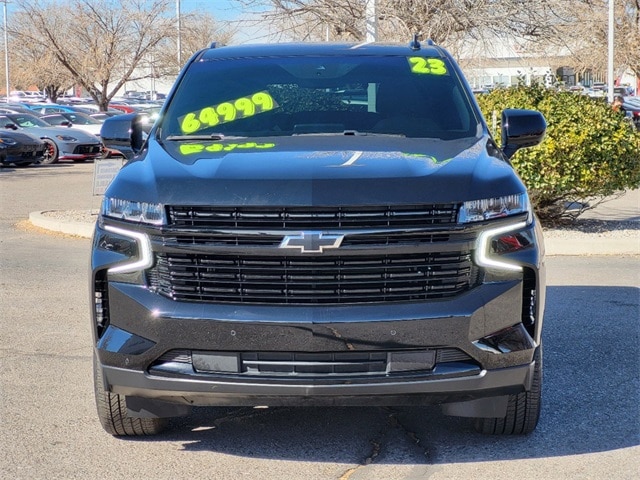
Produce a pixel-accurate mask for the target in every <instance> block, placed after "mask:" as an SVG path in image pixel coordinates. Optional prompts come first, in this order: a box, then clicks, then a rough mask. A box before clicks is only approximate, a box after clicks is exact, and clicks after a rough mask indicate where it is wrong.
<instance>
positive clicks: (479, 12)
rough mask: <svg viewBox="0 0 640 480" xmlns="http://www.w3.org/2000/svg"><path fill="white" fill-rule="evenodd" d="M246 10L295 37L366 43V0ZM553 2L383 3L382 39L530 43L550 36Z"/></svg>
mask: <svg viewBox="0 0 640 480" xmlns="http://www.w3.org/2000/svg"><path fill="white" fill-rule="evenodd" d="M237 1H238V2H240V3H241V4H242V5H243V6H244V7H245V8H248V9H254V10H256V11H263V13H262V15H263V18H264V20H265V21H267V22H268V23H275V24H277V25H278V26H279V27H280V30H281V31H283V32H285V35H287V36H288V37H289V38H294V39H297V40H306V39H321V38H326V36H327V32H329V35H328V36H329V37H330V38H331V39H334V40H363V39H364V32H365V21H366V19H365V5H366V0H237ZM553 3H554V1H553V0H538V1H537V2H536V6H535V8H531V4H529V3H528V2H524V1H522V0H378V1H377V17H378V23H379V37H380V40H383V41H409V39H410V38H411V36H412V35H413V34H415V33H419V34H422V36H423V37H424V38H431V39H433V40H434V41H435V42H437V43H443V44H446V43H453V42H454V41H457V40H459V39H460V38H463V37H469V36H471V37H475V38H480V37H481V36H483V35H485V34H486V33H488V32H493V33H500V34H507V33H511V34H514V35H519V36H522V37H528V38H540V37H541V36H543V35H546V34H548V30H549V28H550V27H549V26H548V24H547V23H545V22H543V21H541V20H542V19H543V18H544V17H545V15H546V14H547V12H548V11H549V10H550V9H551V8H552V7H553Z"/></svg>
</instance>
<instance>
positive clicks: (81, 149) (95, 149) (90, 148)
mask: <svg viewBox="0 0 640 480" xmlns="http://www.w3.org/2000/svg"><path fill="white" fill-rule="evenodd" d="M73 153H75V154H78V155H89V154H92V153H96V154H97V153H100V145H78V146H77V147H76V148H75V149H74V150H73Z"/></svg>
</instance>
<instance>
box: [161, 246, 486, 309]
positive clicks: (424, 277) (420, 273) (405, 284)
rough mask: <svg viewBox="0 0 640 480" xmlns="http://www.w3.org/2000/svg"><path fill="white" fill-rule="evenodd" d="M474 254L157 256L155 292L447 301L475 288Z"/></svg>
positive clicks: (316, 300)
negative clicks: (472, 256) (443, 299)
mask: <svg viewBox="0 0 640 480" xmlns="http://www.w3.org/2000/svg"><path fill="white" fill-rule="evenodd" d="M477 276H478V275H477V271H476V269H475V268H474V266H473V263H472V261H471V255H470V252H447V253H420V254H411V255H380V256H331V257H328V256H317V257H311V256H310V257H304V258H302V257H294V256H291V257H268V256H245V255H243V256H238V255H203V254H202V255H201V254H178V253H171V254H166V253H159V254H157V258H156V266H155V267H154V268H153V269H152V270H151V271H150V272H149V280H150V284H151V287H152V288H154V289H155V290H156V291H157V292H159V293H160V294H162V295H165V296H167V297H169V298H172V299H174V300H178V301H193V302H215V303H279V304H283V303H289V304H330V303H333V304H336V303H338V304H339V303H379V302H392V301H413V300H430V299H439V298H449V297H453V296H456V295H459V294H461V293H463V292H465V291H467V290H469V289H470V288H471V287H473V286H474V285H475V282H476V280H477Z"/></svg>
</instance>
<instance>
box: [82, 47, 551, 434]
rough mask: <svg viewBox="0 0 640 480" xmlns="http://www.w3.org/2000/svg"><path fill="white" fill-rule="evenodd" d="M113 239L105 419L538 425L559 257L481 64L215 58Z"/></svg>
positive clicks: (192, 88) (302, 53)
mask: <svg viewBox="0 0 640 480" xmlns="http://www.w3.org/2000/svg"><path fill="white" fill-rule="evenodd" d="M142 125H143V124H142V122H141V119H140V118H139V117H136V116H135V115H133V114H132V115H122V116H118V117H113V118H111V119H109V120H107V121H106V122H105V124H104V126H103V129H102V139H103V141H104V142H105V144H106V145H107V147H109V148H114V149H118V150H120V151H122V152H123V153H124V154H125V155H127V156H128V157H129V161H128V163H127V164H126V165H125V166H124V167H123V168H122V170H121V171H120V172H119V174H118V175H117V176H116V177H115V179H114V181H113V182H112V183H111V185H110V186H109V188H108V190H107V192H106V194H105V198H104V203H103V206H102V209H101V215H100V218H99V221H98V223H97V226H96V230H95V235H94V238H93V248H92V258H91V295H92V299H91V303H92V307H93V308H92V315H91V317H92V330H93V340H94V347H95V355H94V362H95V363H94V370H95V392H96V400H97V406H98V415H99V417H100V420H101V422H102V425H103V427H104V428H105V430H107V431H108V432H109V433H111V434H113V435H145V434H153V433H157V432H159V431H160V430H161V429H162V428H163V426H164V425H165V421H166V420H165V419H166V418H167V417H171V416H179V415H184V414H186V413H188V411H189V408H190V407H191V406H213V405H236V406H241V405H244V406H251V405H253V406H265V405H266V406H283V405H328V406H333V405H354V406H360V405H427V404H439V405H442V408H443V411H444V413H445V414H448V415H458V416H467V417H473V418H475V419H476V422H475V424H476V428H478V429H479V430H480V431H482V432H486V433H494V434H518V433H527V432H530V431H532V430H533V429H534V428H535V426H536V424H537V421H538V416H539V412H540V388H541V378H542V345H541V330H542V317H543V310H544V294H545V280H544V264H543V243H542V236H541V230H540V227H539V225H538V223H537V221H536V218H535V216H534V215H533V212H532V209H531V205H530V203H529V199H528V196H527V192H526V189H525V186H524V185H523V183H522V181H521V180H520V179H519V178H518V175H517V174H516V173H515V172H514V170H513V168H512V166H511V165H510V163H509V157H510V156H511V155H512V154H513V153H514V152H515V151H516V150H517V149H518V148H520V147H527V146H533V145H536V144H537V143H539V142H540V140H541V139H542V137H543V135H544V132H545V128H546V124H545V121H544V118H543V117H542V115H540V114H539V113H537V112H532V111H526V110H507V111H505V112H502V123H501V127H502V147H501V148H498V146H497V145H496V143H495V142H494V139H493V138H492V136H491V134H490V133H489V130H488V128H487V125H486V123H485V121H484V120H483V118H482V116H481V113H480V111H479V108H478V106H477V105H476V102H475V100H474V97H473V94H472V92H471V90H470V88H469V86H468V85H467V83H466V81H465V80H464V78H463V75H462V72H461V70H460V69H459V67H458V66H457V65H456V63H455V62H454V60H453V59H452V58H451V56H450V55H449V54H448V53H447V52H446V51H445V50H443V49H442V48H439V47H437V46H435V45H433V44H432V43H431V42H425V43H424V44H423V45H420V44H419V43H418V42H415V41H414V42H411V43H410V44H408V45H381V44H360V45H356V44H283V45H263V46H258V45H245V46H231V47H221V48H215V46H212V47H211V48H209V49H205V50H202V51H200V52H198V53H197V54H196V55H194V56H193V58H191V60H190V61H189V62H188V64H187V65H186V66H185V67H184V69H183V70H182V72H181V74H180V76H179V78H178V79H177V81H176V83H175V86H174V87H173V90H172V92H171V93H170V95H169V96H168V98H167V100H166V103H165V105H164V107H163V110H162V113H161V115H160V118H159V120H158V121H157V122H156V124H155V125H154V126H153V127H152V128H151V130H150V131H148V132H147V131H144V129H143V127H142Z"/></svg>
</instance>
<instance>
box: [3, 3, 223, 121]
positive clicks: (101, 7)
mask: <svg viewBox="0 0 640 480" xmlns="http://www.w3.org/2000/svg"><path fill="white" fill-rule="evenodd" d="M16 3H17V4H18V7H19V10H18V11H17V13H16V14H15V17H16V20H15V21H14V22H13V23H14V25H15V26H14V27H13V29H12V31H11V34H12V36H14V37H15V38H16V39H17V40H18V42H16V46H17V47H19V48H20V49H23V48H27V49H37V50H39V51H45V52H50V53H51V57H49V56H47V57H43V61H45V60H46V61H47V62H48V60H49V59H51V58H54V59H55V61H54V62H50V63H56V62H57V63H58V64H59V65H61V66H63V67H64V68H65V69H66V70H67V71H68V72H69V74H70V75H71V77H72V78H73V80H74V82H75V83H76V84H78V85H80V86H82V87H83V88H84V89H85V90H86V92H87V93H88V94H89V95H90V96H91V97H92V98H93V100H94V101H95V102H96V104H97V105H99V106H100V108H101V109H102V110H106V109H107V106H108V104H109V101H110V100H111V98H113V96H114V95H115V94H116V93H117V92H118V91H119V90H120V89H121V88H122V87H123V86H124V85H125V83H126V82H128V81H135V80H141V79H144V78H149V77H151V76H156V77H157V76H162V75H163V74H172V75H175V74H176V72H177V71H178V69H179V67H180V66H178V65H177V58H176V55H175V54H173V55H169V54H168V53H166V52H168V51H169V50H171V51H172V52H174V53H175V52H176V48H175V44H176V41H175V39H176V36H177V32H176V28H175V27H176V25H175V13H174V10H173V5H174V2H173V0H153V1H151V0H120V1H114V0H66V1H51V2H47V3H46V4H45V5H44V6H43V5H42V2H38V1H36V0H18V1H17V2H16ZM184 19H185V20H186V21H183V25H184V28H183V32H182V35H181V37H182V40H183V46H184V50H189V49H190V48H192V46H193V45H195V44H196V43H197V42H202V43H201V44H200V45H201V46H204V45H206V43H208V42H210V38H209V36H210V34H212V33H213V32H215V31H216V30H217V31H218V33H219V36H220V38H222V39H223V40H228V39H229V38H230V37H231V33H229V32H228V31H227V30H225V29H224V28H221V26H220V25H217V24H216V23H215V21H214V20H213V18H212V17H211V16H210V15H208V14H198V17H197V19H196V18H195V17H194V18H191V20H192V21H189V19H190V16H189V15H186V16H185V17H184ZM207 29H208V30H207ZM25 46H29V47H25ZM143 66H144V67H145V68H143ZM149 66H151V68H147V67H149ZM52 68H53V66H52ZM33 74H34V75H37V74H38V72H37V71H34V72H33ZM36 83H38V84H41V83H42V80H39V81H37V82H36ZM45 83H46V82H45Z"/></svg>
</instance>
